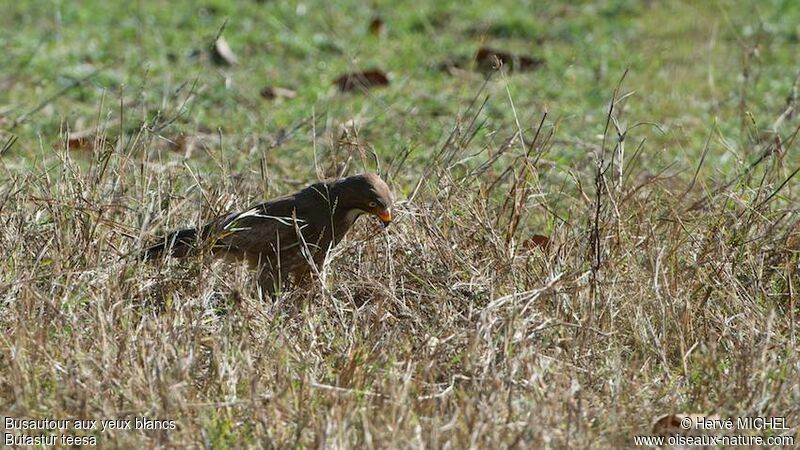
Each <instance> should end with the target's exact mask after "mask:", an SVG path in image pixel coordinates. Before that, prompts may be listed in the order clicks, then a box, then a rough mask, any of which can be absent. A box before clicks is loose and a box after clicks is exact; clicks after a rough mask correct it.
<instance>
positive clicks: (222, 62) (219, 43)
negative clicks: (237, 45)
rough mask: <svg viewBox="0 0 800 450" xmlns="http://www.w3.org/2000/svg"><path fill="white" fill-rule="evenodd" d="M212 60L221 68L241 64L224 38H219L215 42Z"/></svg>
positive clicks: (212, 48) (212, 49)
mask: <svg viewBox="0 0 800 450" xmlns="http://www.w3.org/2000/svg"><path fill="white" fill-rule="evenodd" d="M211 60H212V61H214V64H217V65H219V66H233V65H236V64H239V59H238V58H237V57H236V55H235V54H234V53H233V50H231V46H230V45H228V41H226V40H225V38H224V37H222V36H220V37H219V38H217V40H216V41H214V45H212V46H211Z"/></svg>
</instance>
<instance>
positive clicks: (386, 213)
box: [375, 208, 392, 228]
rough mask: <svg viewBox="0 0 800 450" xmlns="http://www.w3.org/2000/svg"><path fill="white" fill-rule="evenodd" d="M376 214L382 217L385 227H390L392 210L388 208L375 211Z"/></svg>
mask: <svg viewBox="0 0 800 450" xmlns="http://www.w3.org/2000/svg"><path fill="white" fill-rule="evenodd" d="M375 215H376V216H378V218H379V219H381V222H383V227H384V228H386V227H388V226H389V224H390V223H392V211H391V210H390V209H388V208H387V209H384V210H381V211H378V212H377V213H375Z"/></svg>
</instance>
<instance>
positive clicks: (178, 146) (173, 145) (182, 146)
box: [168, 133, 197, 159]
mask: <svg viewBox="0 0 800 450" xmlns="http://www.w3.org/2000/svg"><path fill="white" fill-rule="evenodd" d="M168 142H169V143H170V146H169V147H170V150H172V151H174V152H177V153H183V157H184V158H187V159H188V158H190V157H191V156H192V152H193V151H194V148H195V146H196V145H197V138H195V137H193V136H187V135H186V134H184V133H181V134H179V135H178V136H177V137H175V139H173V140H171V141H168Z"/></svg>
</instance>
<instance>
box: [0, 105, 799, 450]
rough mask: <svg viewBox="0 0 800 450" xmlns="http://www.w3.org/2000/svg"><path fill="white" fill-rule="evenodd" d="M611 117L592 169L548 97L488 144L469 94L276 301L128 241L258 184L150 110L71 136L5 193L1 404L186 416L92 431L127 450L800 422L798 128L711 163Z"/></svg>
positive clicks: (217, 271) (53, 412) (71, 413)
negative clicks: (661, 154)
mask: <svg viewBox="0 0 800 450" xmlns="http://www.w3.org/2000/svg"><path fill="white" fill-rule="evenodd" d="M476 98H477V97H476ZM615 98H616V97H615ZM616 100H617V101H618V102H619V103H615V105H616V104H621V103H622V102H624V99H619V98H616ZM478 106H479V105H477V104H476V105H474V108H473V109H475V108H477V107H478ZM619 114H620V113H619V112H618V111H611V112H610V114H609V127H608V129H607V132H606V138H605V139H604V140H603V144H602V146H600V145H594V146H593V148H594V152H595V155H594V161H595V163H593V165H589V166H586V167H580V165H576V166H574V167H572V168H571V169H570V170H558V168H557V167H555V166H554V165H553V163H551V162H549V161H548V159H547V156H548V152H549V151H550V149H551V142H552V140H553V139H554V138H558V136H557V135H554V134H553V133H554V129H553V128H552V127H550V126H549V125H548V122H547V120H546V119H545V118H543V119H542V124H541V125H540V126H539V129H538V130H530V131H528V132H527V133H521V132H519V131H517V132H515V131H511V132H508V133H507V134H508V135H509V136H508V139H507V140H505V141H504V142H503V143H502V144H500V145H498V146H497V148H485V149H475V148H471V135H472V133H473V132H474V128H472V127H474V126H475V123H476V122H475V120H474V119H475V117H477V116H478V115H479V110H478V111H474V110H473V111H472V112H471V113H469V114H467V115H465V117H467V118H466V119H463V120H459V121H457V123H456V126H455V127H454V131H453V133H452V135H451V138H450V139H448V140H447V141H446V143H445V144H443V145H442V146H441V147H440V148H439V149H438V150H437V151H435V152H434V156H433V157H432V160H431V163H430V165H429V167H428V169H427V173H425V177H424V178H422V179H421V181H420V183H416V181H417V180H419V175H420V174H412V175H405V176H395V177H393V179H392V180H391V182H392V183H394V185H395V187H396V189H397V190H398V192H400V191H402V192H405V193H406V194H407V195H401V196H400V197H401V200H402V201H401V204H400V206H399V208H398V209H399V211H398V213H397V215H398V220H397V222H396V224H395V225H394V226H392V227H390V228H389V229H388V231H387V232H382V231H379V230H378V227H377V226H373V225H374V224H371V223H368V221H363V223H362V224H361V225H359V226H358V227H357V230H355V232H353V233H352V234H351V236H350V237H349V239H348V240H346V241H345V243H343V245H342V246H340V248H338V249H337V251H336V252H335V255H334V256H333V257H332V258H331V260H330V264H329V265H328V266H326V267H325V268H324V270H323V276H322V278H321V279H320V280H318V281H319V282H318V283H316V284H315V287H314V288H313V289H311V290H310V291H293V292H290V293H288V294H287V295H285V296H284V297H283V298H281V299H280V300H279V301H278V302H276V303H274V304H272V303H270V302H267V301H263V300H261V299H258V298H257V297H256V296H255V295H256V290H255V289H254V288H253V284H252V283H253V282H252V280H251V277H250V275H249V274H248V273H247V271H246V270H245V269H243V268H241V267H238V266H235V265H234V266H229V265H222V264H214V263H212V262H211V261H207V260H203V259H198V260H194V261H185V262H176V263H172V264H168V265H163V266H162V265H148V264H143V263H140V262H136V261H133V260H132V259H131V258H125V257H123V258H122V259H120V257H121V256H124V255H126V254H127V253H128V252H132V251H135V250H136V249H138V248H141V246H142V245H143V243H144V242H145V241H146V239H147V238H149V237H151V236H152V235H153V234H154V233H155V232H156V231H158V230H164V229H169V228H172V227H175V226H180V225H184V224H186V223H192V222H195V221H198V220H201V218H202V217H201V216H203V215H205V216H208V215H209V214H211V211H214V210H222V209H225V208H231V207H237V206H238V207H241V206H246V204H247V203H248V202H249V200H250V199H253V198H255V197H258V195H259V194H258V192H259V188H260V186H262V184H263V183H264V182H265V180H263V179H261V178H260V177H259V176H256V175H252V174H244V175H243V176H240V177H233V176H231V177H228V176H227V175H230V174H229V173H227V171H229V170H230V169H229V168H228V167H227V166H226V165H225V163H224V162H222V161H220V163H219V174H220V176H218V177H216V178H213V179H210V180H209V179H206V178H204V177H202V176H200V175H198V174H196V173H194V172H193V171H192V170H191V168H190V166H184V167H182V166H180V165H174V164H173V165H170V164H165V163H164V162H162V161H161V160H160V158H158V157H156V156H154V155H156V154H158V152H157V148H158V145H159V144H158V140H157V139H156V138H155V137H153V135H151V134H147V133H145V132H141V133H139V134H138V135H137V137H136V138H135V139H129V140H120V141H119V142H94V143H93V145H92V148H93V157H92V158H91V161H87V160H84V161H76V160H75V159H73V158H75V156H74V153H70V152H67V151H64V150H63V148H62V149H61V150H58V152H57V153H58V155H59V158H60V162H59V163H57V164H54V165H51V166H48V167H38V168H35V169H34V170H32V171H31V172H30V173H29V174H27V175H18V176H14V177H12V178H11V180H10V182H9V183H7V184H6V185H4V187H3V188H2V190H0V220H2V231H0V252H2V254H4V255H5V258H4V262H2V263H0V267H1V268H2V273H3V275H2V283H3V285H2V291H0V295H1V296H2V297H0V298H2V304H1V305H0V323H2V327H3V331H4V333H3V337H2V340H0V347H1V348H2V351H0V361H1V362H2V364H0V367H2V369H0V399H2V403H3V404H4V405H6V408H5V410H4V414H5V415H8V416H12V417H51V418H68V417H80V418H95V419H102V418H118V417H126V418H132V417H141V416H145V417H149V418H161V419H174V420H176V422H177V426H178V427H177V430H174V431H160V432H141V431H118V432H105V433H97V434H96V436H98V439H99V443H100V444H101V445H103V446H104V447H118V448H131V447H141V446H146V447H156V446H166V447H180V448H184V447H214V448H224V447H237V448H238V447H262V446H263V447H289V446H302V447H306V446H328V447H333V448H348V447H351V448H371V447H390V448H391V447H433V448H438V447H446V448H466V447H484V448H500V447H514V446H518V447H548V446H549V447H556V448H561V447H577V448H586V447H609V448H611V447H619V446H631V444H632V436H633V435H635V434H646V433H647V432H648V431H649V429H650V424H651V423H652V421H653V420H654V419H655V418H656V417H658V416H661V415H662V414H665V413H669V412H702V413H706V412H707V413H711V412H714V413H717V414H720V415H722V416H725V417H728V416H730V417H735V416H755V415H758V416H787V417H788V419H787V423H788V424H789V425H790V426H796V425H797V424H798V423H800V408H799V407H798V405H800V386H799V385H798V382H797V380H798V368H800V355H798V353H797V335H796V329H795V327H796V320H797V315H798V306H797V288H798V275H797V272H798V252H800V225H799V222H798V208H797V204H796V202H795V200H793V198H795V197H793V196H796V194H797V192H796V191H797V189H796V186H795V185H794V184H793V182H792V176H793V175H794V174H793V173H792V172H791V170H788V169H787V168H785V167H784V166H783V155H784V154H786V153H787V152H788V151H789V150H790V149H791V147H792V144H793V143H794V135H789V136H784V137H783V139H784V141H782V142H781V144H779V145H780V147H777V145H778V144H774V143H770V144H767V145H764V146H762V147H758V149H759V151H760V152H763V157H761V158H758V155H755V156H754V158H753V161H756V162H755V163H752V165H742V167H741V169H740V170H739V171H738V172H736V173H732V174H729V176H728V178H726V179H723V180H716V181H715V180H713V179H709V178H706V177H705V176H704V173H705V172H706V171H705V170H701V169H702V165H703V164H704V163H703V162H701V161H697V162H694V163H691V165H693V166H695V167H696V168H697V171H696V172H695V171H694V169H692V170H691V171H689V172H688V173H689V174H690V176H687V175H686V174H685V173H684V174H682V175H680V176H676V175H670V174H669V173H670V172H668V171H662V170H661V169H658V170H657V169H654V168H650V167H647V166H648V164H647V163H646V162H644V161H645V160H646V158H647V151H648V149H647V147H646V145H645V146H644V147H642V148H643V150H640V151H639V150H637V151H633V152H632V151H631V149H630V146H631V145H632V144H628V145H629V148H628V149H627V152H628V153H627V154H625V155H621V149H620V145H623V144H626V143H627V141H626V140H622V139H621V138H620V136H622V135H625V133H624V130H623V129H620V127H619V126H617V125H618V121H619V120H620V117H619ZM615 128H616V131H615ZM513 129H516V128H512V130H513ZM506 131H507V130H506ZM502 132H503V131H502V130H500V131H499V133H501V134H502ZM356 141H357V140H356ZM776 142H778V141H776ZM523 143H524V146H523ZM355 145H356V146H358V144H357V143H356V144H355ZM361 150H364V149H361ZM634 150H636V149H634ZM365 152H366V150H365ZM476 152H478V156H475V154H476ZM357 154H358V153H357V152H351V155H357ZM365 154H366V153H365ZM620 156H624V158H623V159H622V161H624V164H622V165H621V164H620ZM467 157H469V163H467V164H465V163H463V161H465V160H466V159H467ZM330 158H331V159H330V160H326V161H322V162H323V163H324V164H323V165H329V166H330V168H328V169H324V170H323V169H320V170H322V171H325V172H328V173H330V172H331V171H332V170H333V168H339V167H340V165H339V164H338V161H335V160H334V159H335V158H333V157H332V156H331V157H330ZM367 159H368V158H367ZM400 166H401V164H400V163H399V162H398V163H396V164H395V166H394V167H391V168H389V169H388V170H387V171H388V172H389V173H401V172H402V170H401V167H400ZM691 175H694V176H691ZM542 180H546V182H545V181H542ZM787 180H789V182H788V183H787V182H786V181H787ZM181 183H183V184H181ZM266 183H267V184H268V185H269V186H271V187H270V189H271V190H274V191H284V190H288V189H290V187H288V184H289V183H287V182H285V180H282V179H268V180H266ZM176 186H184V187H187V189H186V190H179V189H178V188H177V187H176ZM184 198H190V199H194V200H195V201H196V202H189V201H185V200H183V199H184ZM200 211H204V212H203V213H199V212H200ZM536 232H538V233H546V234H548V235H549V245H547V246H536V245H524V243H525V242H526V240H527V239H528V238H529V236H530V235H531V234H533V233H536ZM794 432H795V431H793V430H792V431H791V432H790V433H794Z"/></svg>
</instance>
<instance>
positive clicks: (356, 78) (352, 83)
mask: <svg viewBox="0 0 800 450" xmlns="http://www.w3.org/2000/svg"><path fill="white" fill-rule="evenodd" d="M333 83H334V84H336V85H337V86H339V90H340V91H341V92H350V91H354V90H366V89H369V88H373V87H380V86H388V85H389V78H387V77H386V74H385V73H384V72H383V71H381V70H378V69H371V70H365V71H363V72H352V73H347V74H344V75H342V76H340V77H339V78H337V79H336V80H335V81H334V82H333Z"/></svg>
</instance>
